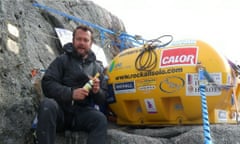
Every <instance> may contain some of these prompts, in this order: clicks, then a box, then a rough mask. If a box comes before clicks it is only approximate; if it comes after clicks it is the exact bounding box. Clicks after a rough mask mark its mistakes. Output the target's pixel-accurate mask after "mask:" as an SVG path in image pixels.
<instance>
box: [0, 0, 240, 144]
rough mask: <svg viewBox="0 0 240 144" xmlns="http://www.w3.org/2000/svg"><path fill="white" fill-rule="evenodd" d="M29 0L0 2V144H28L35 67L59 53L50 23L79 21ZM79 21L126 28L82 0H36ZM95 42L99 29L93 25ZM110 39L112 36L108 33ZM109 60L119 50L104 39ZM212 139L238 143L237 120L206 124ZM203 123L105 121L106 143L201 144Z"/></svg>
mask: <svg viewBox="0 0 240 144" xmlns="http://www.w3.org/2000/svg"><path fill="white" fill-rule="evenodd" d="M32 2H33V0H1V1H0V30H1V34H0V63H1V64H0V144H32V143H33V139H32V132H31V123H32V121H33V119H34V116H35V114H36V111H37V108H38V104H39V100H40V99H41V96H42V94H41V90H40V89H39V85H37V83H33V82H32V79H31V76H30V73H31V70H32V69H34V68H42V69H45V68H47V67H48V65H49V63H50V62H51V61H52V60H53V59H54V58H55V57H56V56H58V55H59V54H60V53H61V46H60V43H59V41H58V39H57V37H56V33H55V32H54V27H60V28H66V29H69V30H73V29H74V28H75V27H76V26H77V25H79V24H80V23H76V22H74V21H72V20H69V19H67V18H64V17H62V16H59V15H56V14H52V13H48V12H45V11H43V10H41V9H38V8H35V7H33V6H32ZM37 2H39V3H41V4H43V5H47V6H49V7H52V8H55V9H57V10H60V11H62V12H65V13H67V14H70V15H74V16H76V17H79V18H81V19H83V20H86V21H89V22H92V23H95V24H98V25H99V26H102V27H105V28H107V29H111V30H112V31H115V32H117V33H119V32H122V31H125V28H124V25H123V23H122V21H121V20H120V19H119V18H117V17H116V16H114V15H113V14H111V13H110V12H108V11H107V10H105V9H103V8H101V7H99V6H98V5H96V4H94V3H93V2H92V1H86V0H75V1H73V0H72V1H69V0H61V1H59V0H37ZM94 37H95V40H96V43H97V44H98V45H101V42H100V33H99V32H98V31H96V30H95V35H94ZM107 37H108V38H109V39H114V38H115V37H114V36H111V35H107ZM103 48H104V51H105V53H106V54H107V58H108V60H110V59H111V58H112V57H113V56H114V55H116V54H117V53H118V52H119V50H118V48H116V47H114V46H112V45H111V44H110V41H109V40H106V42H105V43H104V46H103ZM211 136H212V141H213V143H215V144H240V127H239V125H227V124H226V125H211ZM56 141H57V142H56V143H57V144H65V143H68V144H70V143H86V141H87V134H86V133H84V132H77V133H76V132H66V133H60V134H58V135H57V140H56ZM203 142H204V135H203V130H202V126H171V127H170V126H168V127H154V128H152V127H145V128H139V127H135V128H132V127H125V126H117V125H115V124H112V123H109V129H108V143H109V144H135V143H137V144H145V143H147V144H185V143H186V144H202V143H203Z"/></svg>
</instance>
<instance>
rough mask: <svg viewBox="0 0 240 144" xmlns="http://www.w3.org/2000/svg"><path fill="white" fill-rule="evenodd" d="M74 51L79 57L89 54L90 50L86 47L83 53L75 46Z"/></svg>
mask: <svg viewBox="0 0 240 144" xmlns="http://www.w3.org/2000/svg"><path fill="white" fill-rule="evenodd" d="M74 51H75V53H76V55H77V56H78V57H85V56H86V55H88V54H89V51H88V50H86V49H82V51H83V52H82V53H80V52H78V50H77V48H75V49H74Z"/></svg>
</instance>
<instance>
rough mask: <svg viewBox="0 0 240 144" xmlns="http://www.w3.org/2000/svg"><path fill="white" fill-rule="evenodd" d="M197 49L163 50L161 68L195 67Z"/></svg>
mask: <svg viewBox="0 0 240 144" xmlns="http://www.w3.org/2000/svg"><path fill="white" fill-rule="evenodd" d="M197 51H198V49H197V47H181V48H172V49H164V50H162V54H161V59H160V67H168V66H176V65H177V66H183V65H195V64H196V63H197Z"/></svg>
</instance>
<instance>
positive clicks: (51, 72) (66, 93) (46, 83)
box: [42, 43, 107, 111]
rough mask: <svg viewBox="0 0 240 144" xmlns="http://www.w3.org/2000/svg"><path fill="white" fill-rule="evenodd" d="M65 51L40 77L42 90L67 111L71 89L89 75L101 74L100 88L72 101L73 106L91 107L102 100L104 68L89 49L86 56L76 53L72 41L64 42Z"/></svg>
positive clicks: (69, 105) (79, 85)
mask: <svg viewBox="0 0 240 144" xmlns="http://www.w3.org/2000/svg"><path fill="white" fill-rule="evenodd" d="M63 49H64V52H65V53H64V54H62V55H60V56H58V57H57V58H56V59H55V60H54V61H53V62H52V63H51V64H50V65H49V67H48V69H47V71H46V73H45V74H44V76H43V79H42V89H43V93H44V95H45V96H46V97H49V98H53V99H55V100H56V101H57V103H58V104H59V105H60V107H62V108H63V110H65V111H68V110H70V109H71V107H73V106H72V100H73V99H72V95H73V90H74V89H76V88H80V87H83V86H84V84H85V83H87V82H88V81H89V76H92V77H94V75H95V74H96V73H97V72H99V73H100V78H99V79H100V91H99V92H98V93H97V94H94V93H93V92H92V91H90V93H89V96H88V97H86V98H85V99H84V100H78V101H74V103H75V104H74V106H75V105H76V106H80V107H83V106H91V105H92V104H93V103H95V104H98V105H102V104H104V103H105V98H106V94H107V92H106V91H107V83H106V81H105V80H104V75H103V67H101V66H100V64H99V62H97V60H96V56H95V54H94V53H93V52H92V51H90V52H89V54H88V57H87V58H86V59H82V57H81V56H79V55H77V52H76V51H75V49H74V48H73V44H72V43H68V44H66V45H64V47H63Z"/></svg>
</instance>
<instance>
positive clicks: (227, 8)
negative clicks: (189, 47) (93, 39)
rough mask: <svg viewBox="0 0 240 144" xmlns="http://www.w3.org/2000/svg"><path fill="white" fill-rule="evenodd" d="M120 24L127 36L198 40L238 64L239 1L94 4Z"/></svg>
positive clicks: (103, 0) (98, 0)
mask: <svg viewBox="0 0 240 144" xmlns="http://www.w3.org/2000/svg"><path fill="white" fill-rule="evenodd" d="M94 2H95V3H97V4H99V5H100V6H102V7H104V8H106V9H107V10H109V11H110V12H111V13H113V14H114V15H116V16H118V17H119V18H120V19H122V20H123V22H124V24H125V26H126V28H127V32H128V33H129V34H132V35H135V34H139V35H142V36H143V38H146V39H152V38H156V37H158V36H160V35H163V34H172V35H173V36H174V38H175V39H188V38H189V39H199V40H202V41H205V42H207V43H209V44H210V45H212V46H213V47H214V48H215V49H217V50H218V51H220V52H221V53H223V54H224V55H225V56H227V57H229V58H231V59H232V60H234V61H235V60H240V56H239V53H240V48H238V47H239V46H238V39H239V36H238V35H239V34H240V21H239V20H238V17H239V15H240V1H239V0H115V1H112V0H94Z"/></svg>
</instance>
